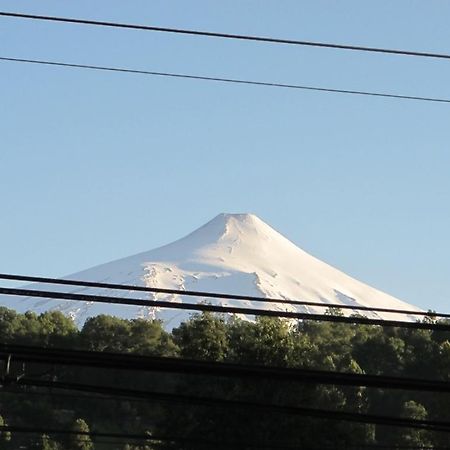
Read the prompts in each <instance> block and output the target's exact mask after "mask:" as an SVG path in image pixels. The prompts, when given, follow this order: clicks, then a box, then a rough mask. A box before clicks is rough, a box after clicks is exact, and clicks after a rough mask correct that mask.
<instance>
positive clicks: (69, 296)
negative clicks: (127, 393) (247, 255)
mask: <svg viewBox="0 0 450 450" xmlns="http://www.w3.org/2000/svg"><path fill="white" fill-rule="evenodd" d="M0 294H5V295H11V296H21V297H37V298H47V299H56V300H69V301H82V302H96V303H109V304H118V305H132V306H141V307H142V306H147V307H153V308H155V307H156V308H168V309H179V310H185V311H186V310H187V311H200V312H213V313H231V314H243V315H248V316H262V317H279V318H285V319H294V320H312V321H319V322H335V323H348V324H360V325H380V326H386V327H389V326H390V327H403V328H412V329H423V330H436V331H438V330H439V331H450V323H449V324H447V323H435V322H433V321H423V322H412V321H411V322H406V321H403V320H386V319H372V318H368V317H365V316H361V315H353V316H349V317H347V316H343V315H333V314H314V313H303V312H292V311H274V310H270V309H258V308H246V307H235V306H219V305H211V304H205V303H178V302H170V301H167V300H146V299H137V298H123V297H114V296H105V295H90V294H76V293H73V292H56V291H40V290H35V289H14V288H5V287H0ZM180 294H181V295H182V294H183V291H180ZM217 295H218V297H219V298H220V294H217Z"/></svg>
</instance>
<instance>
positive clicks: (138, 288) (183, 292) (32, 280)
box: [0, 273, 450, 318]
mask: <svg viewBox="0 0 450 450" xmlns="http://www.w3.org/2000/svg"><path fill="white" fill-rule="evenodd" d="M1 279H3V280H10V281H24V282H29V283H45V284H57V285H66V286H81V287H92V288H98V289H111V290H119V291H136V292H149V293H152V294H169V295H182V296H187V297H199V298H215V299H221V300H236V301H250V302H258V303H269V304H270V303H273V304H282V305H299V306H314V307H319V308H338V309H343V310H355V311H369V312H385V313H393V314H394V313H395V314H403V315H413V316H424V317H430V318H431V317H432V318H450V314H448V313H439V312H435V311H428V312H426V311H415V310H408V309H398V308H380V307H373V306H360V305H346V304H340V303H323V302H315V301H305V300H291V299H281V298H271V297H268V298H266V297H256V296H251V295H236V294H227V293H219V292H204V291H191V290H181V289H165V288H157V287H150V286H134V285H130V284H117V283H103V282H97V281H83V280H71V279H67V278H48V277H34V276H28V275H16V274H6V273H0V280H1Z"/></svg>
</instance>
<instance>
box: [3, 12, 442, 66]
mask: <svg viewBox="0 0 450 450" xmlns="http://www.w3.org/2000/svg"><path fill="white" fill-rule="evenodd" d="M0 16H3V17H14V18H18V19H33V20H44V21H51V22H63V23H73V24H78V25H94V26H102V27H113V28H126V29H132V30H143V31H157V32H164V33H175V34H184V35H193V36H204V37H215V38H224V39H238V40H242V41H255V42H265V43H270V44H288V45H300V46H308V47H320V48H331V49H336V50H353V51H360V52H373V53H384V54H391V55H403V56H417V57H425V58H439V59H450V55H448V54H443V53H431V52H418V51H410V50H399V49H389V48H380V47H365V46H360V45H347V44H334V43H328V42H313V41H303V40H297V39H281V38H272V37H264V36H250V35H243V34H231V33H217V32H212V31H199V30H188V29H181V28H168V27H155V26H149V25H138V24H128V23H119V22H106V21H98V20H88V19H75V18H69V17H56V16H42V15H36V14H22V13H14V12H7V11H1V12H0Z"/></svg>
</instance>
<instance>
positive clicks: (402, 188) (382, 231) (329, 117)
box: [0, 0, 450, 311]
mask: <svg viewBox="0 0 450 450" xmlns="http://www.w3.org/2000/svg"><path fill="white" fill-rule="evenodd" d="M0 9H1V10H8V11H16V12H27V13H35V14H44V15H46V14H47V15H52V14H53V15H62V16H73V17H80V18H91V19H99V20H111V21H123V22H131V23H133V22H134V23H143V24H151V25H157V26H168V27H182V28H196V29H204V30H216V31H222V32H229V33H247V34H256V35H269V36H277V37H285V38H293V39H304V40H317V41H330V42H339V43H348V44H358V45H367V46H380V47H391V48H403V49H411V50H418V51H433V52H442V53H450V48H449V44H448V43H449V42H450V28H449V27H448V17H450V3H447V2H442V1H427V2H423V1H401V0H397V1H395V2H388V1H384V2H379V1H377V2H375V1H371V2H361V1H340V2H334V1H317V0H315V1H301V2H299V1H287V0H284V1H283V2H280V1H268V0H246V1H233V0H227V1H226V2H218V1H196V0H190V1H189V2H186V1H181V0H180V1H168V0H164V1H155V0H153V1H151V2H149V1H148V0H145V1H138V0H135V1H133V2H124V1H119V0H108V1H101V0H96V1H95V2H92V0H89V1H88V0H85V1H82V0H78V1H76V2H69V1H65V2H62V1H60V0H55V1H45V0H41V1H39V2H36V1H31V0H30V1H18V0H14V1H0ZM0 53H1V56H9V57H19V58H20V57H22V58H37V59H39V58H41V59H49V60H59V61H65V62H77V63H84V64H99V65H100V64H103V65H114V66H127V67H132V68H137V69H147V70H157V71H158V70H160V71H172V72H183V73H191V74H201V75H208V76H225V77H236V78H249V79H256V80H262V81H277V82H284V83H299V84H309V85H317V86H325V87H332V88H342V89H365V90H373V91H388V92H395V93H401V94H411V95H424V96H439V97H447V98H450V84H449V83H448V80H449V79H450V62H448V61H445V60H442V61H439V60H431V59H418V58H411V57H397V56H389V55H374V54H360V53H355V52H343V51H340V52H339V51H333V50H326V49H312V48H301V47H289V46H277V45H261V44H257V43H251V42H233V41H223V40H218V39H205V38H199V37H186V36H185V37H182V36H174V35H167V34H158V33H146V32H138V31H130V30H114V29H104V28H103V29H102V28H100V29H98V28H92V27H83V26H76V25H64V24H52V23H38V22H31V21H23V20H22V21H21V20H16V19H7V18H0ZM449 135H450V106H449V105H445V104H427V103H421V102H412V101H389V100H386V99H376V98H361V97H349V96H344V95H337V94H336V95H330V94H320V93H313V92H297V91H291V90H282V89H269V88H259V87H249V86H229V85H220V84H214V83H204V82H196V81H187V80H171V79H158V78H149V77H140V76H133V75H122V74H106V73H96V72H89V71H76V70H70V69H60V68H48V67H32V66H28V65H20V64H13V63H6V62H0V136H1V139H0V169H1V176H0V192H1V206H2V208H1V214H0V249H1V252H0V271H2V272H11V273H14V272H15V273H24V274H36V275H48V276H61V275H65V274H69V273H72V272H76V271H78V270H81V269H84V268H88V267H90V266H93V265H96V264H99V263H102V262H106V261H109V260H112V259H116V258H120V257H123V256H127V255H130V254H133V253H137V252H140V251H144V250H148V249H151V248H154V247H157V246H159V245H162V244H165V243H168V242H170V241H173V240H174V239H176V238H179V237H181V236H183V235H184V234H187V233H188V232H190V231H192V230H193V229H194V228H196V227H198V226H200V225H202V224H203V223H204V222H206V221H207V220H209V219H211V218H212V217H214V216H215V215H217V214H218V213H220V212H253V213H255V214H257V215H258V216H260V217H261V218H262V219H263V220H265V221H266V222H268V223H269V224H271V225H272V226H273V227H274V228H276V229H277V230H278V231H280V232H281V233H283V234H284V235H285V236H287V237H288V238H290V239H291V240H292V241H294V242H295V243H296V244H297V245H299V246H300V247H302V248H304V249H305V250H307V251H309V252H311V253H312V254H314V255H315V256H317V257H319V258H321V259H323V260H325V261H327V262H329V263H331V264H333V265H334V266H337V267H338V268H340V269H342V270H344V271H346V272H347V273H349V274H351V275H352V276H354V277H356V278H358V279H361V280H362V281H365V282H367V283H369V284H372V285H374V286H376V287H378V288H380V289H382V290H385V291H387V292H389V293H391V294H393V295H395V296H397V297H399V298H401V299H404V300H406V301H409V302H410V303H414V304H417V305H419V306H421V307H424V308H433V309H439V310H446V311H450V276H449V275H450V259H449V254H450V242H449V230H450V212H449V205H450V176H449V174H450V151H449V150H450V149H449Z"/></svg>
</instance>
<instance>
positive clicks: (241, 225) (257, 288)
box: [2, 214, 420, 328]
mask: <svg viewBox="0 0 450 450" xmlns="http://www.w3.org/2000/svg"><path fill="white" fill-rule="evenodd" d="M67 278H68V279H76V280H83V281H97V282H104V283H117V284H129V285H135V286H148V287H156V288H168V289H180V290H195V291H208V292H219V293H227V294H240V295H251V296H260V297H265V298H269V297H271V298H282V299H295V300H305V301H314V302H320V303H323V304H329V303H338V304H342V305H358V306H368V307H379V308H395V309H408V310H417V311H420V309H419V308H416V307H414V306H411V305H409V304H407V303H405V302H403V301H401V300H398V299H396V298H394V297H392V296H390V295H388V294H385V293H383V292H381V291H379V290H377V289H375V288H372V287H370V286H368V285H366V284H364V283H361V282H360V281H357V280H355V279H353V278H351V277H350V276H348V275H346V274H345V273H343V272H341V271H339V270H337V269H335V268H334V267H331V266H330V265H328V264H326V263H324V262H322V261H320V260H318V259H317V258H315V257H313V256H311V255H309V254H308V253H306V252H305V251H303V250H301V249H300V248H298V247H297V246H296V245H295V244H293V243H292V242H291V241H289V240H288V239H286V238H285V237H284V236H282V235H281V234H280V233H278V232H277V231H275V230H274V229H273V228H271V227H270V226H269V225H267V224H266V223H265V222H263V221H262V220H261V219H259V218H258V217H257V216H255V215H252V214H220V215H218V216H217V217H215V218H214V219H213V220H211V221H210V222H208V223H207V224H205V225H203V226H202V227H200V228H198V229H197V230H195V231H194V232H192V233H191V234H189V235H187V236H185V237H184V238H182V239H179V240H177V241H175V242H173V243H171V244H168V245H166V246H164V247H160V248H157V249H154V250H150V251H147V252H144V253H139V254H137V255H134V256H130V257H127V258H123V259H119V260H117V261H112V262H109V263H106V264H102V265H100V266H96V267H93V268H91V269H87V270H85V271H82V272H79V273H76V274H73V275H70V276H68V277H67ZM30 288H33V289H42V290H56V291H66V292H67V291H70V292H77V293H83V294H98V295H110V296H122V297H129V298H145V299H150V300H151V299H153V300H155V299H158V300H167V301H171V302H188V303H189V302H192V301H193V300H194V299H193V298H188V297H185V296H182V295H168V294H151V293H144V292H138V293H136V292H131V291H130V292H124V291H111V290H108V289H94V288H82V287H68V286H56V287H55V286H54V285H42V284H41V285H31V286H30ZM199 300H202V301H203V300H205V299H199ZM207 301H209V302H212V303H213V304H222V305H231V306H247V307H252V308H263V309H273V310H283V311H286V310H288V311H299V312H311V313H313V312H314V313H323V312H324V310H325V309H324V308H321V307H316V306H314V307H311V306H298V305H285V304H282V305H280V304H270V303H269V302H267V303H254V304H253V303H252V302H251V301H245V302H242V301H234V300H209V299H208V300H207ZM2 304H4V305H5V306H8V307H12V308H14V309H17V310H19V311H26V310H32V311H35V312H37V313H39V312H43V311H46V310H49V309H52V310H53V309H56V310H60V311H62V312H64V313H66V314H68V315H70V316H72V317H73V318H74V319H75V320H76V322H78V323H83V322H84V321H85V320H86V319H87V318H89V317H92V316H96V315H98V314H110V315H115V316H119V317H123V318H136V317H149V318H150V317H157V318H160V319H162V320H163V321H164V322H165V325H166V327H170V328H172V327H173V326H176V325H178V324H179V323H180V322H181V321H183V320H185V319H187V318H188V316H189V314H190V313H189V312H188V311H184V310H183V311H180V310H171V309H157V308H152V307H147V306H142V307H141V306H125V305H112V304H101V303H92V302H81V301H80V302H72V301H63V300H61V301H60V300H47V299H38V300H36V299H31V298H23V299H20V300H17V299H16V300H13V299H5V298H3V299H2ZM366 315H368V316H370V317H381V318H384V319H403V320H405V316H403V315H400V314H388V313H377V314H373V313H370V314H366ZM409 319H410V320H413V319H414V318H413V317H410V318H409Z"/></svg>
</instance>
